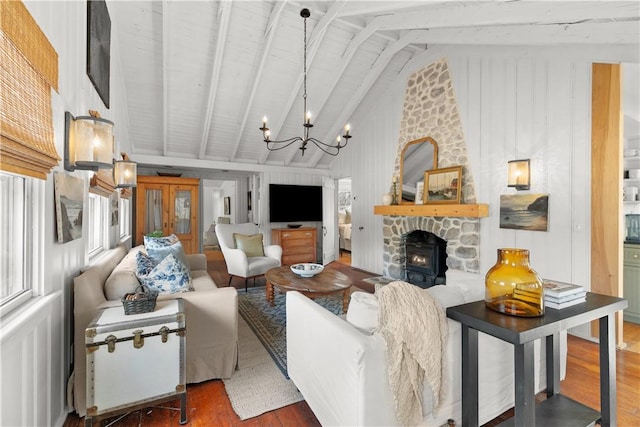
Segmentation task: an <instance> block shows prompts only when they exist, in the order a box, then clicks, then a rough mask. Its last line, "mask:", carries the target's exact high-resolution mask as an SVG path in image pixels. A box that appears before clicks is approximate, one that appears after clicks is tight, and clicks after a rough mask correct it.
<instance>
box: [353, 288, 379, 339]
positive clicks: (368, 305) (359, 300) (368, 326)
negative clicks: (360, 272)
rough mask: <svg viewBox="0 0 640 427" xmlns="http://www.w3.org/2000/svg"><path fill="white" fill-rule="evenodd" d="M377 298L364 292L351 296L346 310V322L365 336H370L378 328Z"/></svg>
mask: <svg viewBox="0 0 640 427" xmlns="http://www.w3.org/2000/svg"><path fill="white" fill-rule="evenodd" d="M378 310H379V306H378V298H377V297H376V296H375V295H373V294H369V293H366V292H354V293H352V294H351V300H350V301H349V308H348V309H347V322H349V323H351V324H352V325H353V326H355V327H356V328H358V329H360V330H361V331H362V332H364V333H367V334H372V333H373V331H375V329H376V328H377V327H378Z"/></svg>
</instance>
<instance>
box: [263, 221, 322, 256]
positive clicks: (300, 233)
mask: <svg viewBox="0 0 640 427" xmlns="http://www.w3.org/2000/svg"><path fill="white" fill-rule="evenodd" d="M316 236H317V229H316V228H315V227H301V228H274V229H273V230H271V243H272V244H274V245H280V246H281V247H282V265H291V264H297V263H299V262H316Z"/></svg>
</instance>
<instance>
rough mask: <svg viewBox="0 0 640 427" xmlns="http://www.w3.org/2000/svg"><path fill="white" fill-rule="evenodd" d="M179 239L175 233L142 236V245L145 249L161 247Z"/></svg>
mask: <svg viewBox="0 0 640 427" xmlns="http://www.w3.org/2000/svg"><path fill="white" fill-rule="evenodd" d="M179 241H180V239H178V236H176V235H175V234H171V235H169V236H162V237H152V236H144V247H145V249H147V250H149V249H157V248H163V247H165V246H171V245H173V244H175V243H176V242H179Z"/></svg>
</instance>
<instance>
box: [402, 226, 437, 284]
mask: <svg viewBox="0 0 640 427" xmlns="http://www.w3.org/2000/svg"><path fill="white" fill-rule="evenodd" d="M404 247H405V253H406V257H405V277H406V281H407V282H409V283H412V284H414V285H416V286H420V287H421V288H429V287H431V286H434V285H443V284H445V275H444V273H445V272H446V271H447V242H446V241H445V240H443V239H441V238H439V237H438V236H436V235H435V234H433V233H429V232H427V231H422V230H416V231H413V232H411V233H409V234H407V235H406V236H405V237H404Z"/></svg>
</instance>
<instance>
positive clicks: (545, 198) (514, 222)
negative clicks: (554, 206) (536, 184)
mask: <svg viewBox="0 0 640 427" xmlns="http://www.w3.org/2000/svg"><path fill="white" fill-rule="evenodd" d="M548 225H549V195H548V194H503V195H501V196H500V228H511V229H515V230H531V231H547V228H548Z"/></svg>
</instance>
